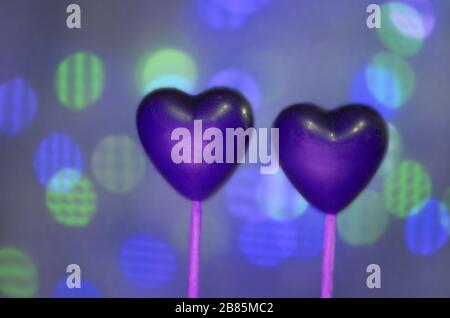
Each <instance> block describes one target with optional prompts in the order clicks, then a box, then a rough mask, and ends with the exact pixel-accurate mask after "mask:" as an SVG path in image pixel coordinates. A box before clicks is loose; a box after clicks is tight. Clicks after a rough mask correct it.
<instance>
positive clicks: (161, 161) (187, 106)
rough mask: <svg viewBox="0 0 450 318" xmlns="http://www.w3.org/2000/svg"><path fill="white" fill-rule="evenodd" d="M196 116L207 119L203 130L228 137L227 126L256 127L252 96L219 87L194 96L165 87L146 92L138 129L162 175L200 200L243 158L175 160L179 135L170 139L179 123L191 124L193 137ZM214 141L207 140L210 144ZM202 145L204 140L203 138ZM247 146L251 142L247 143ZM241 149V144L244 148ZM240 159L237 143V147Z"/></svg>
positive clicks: (184, 193) (226, 176) (192, 153)
mask: <svg viewBox="0 0 450 318" xmlns="http://www.w3.org/2000/svg"><path fill="white" fill-rule="evenodd" d="M194 120H202V128H203V129H202V132H205V131H206V130H207V129H208V128H211V127H214V128H218V129H219V130H220V131H221V132H222V134H223V136H226V128H234V129H236V128H243V129H244V130H245V129H247V128H249V127H252V126H253V114H252V110H251V107H250V105H249V103H248V102H247V100H246V99H245V98H244V97H243V96H242V95H241V94H240V93H239V92H237V91H235V90H231V89H226V88H217V89H211V90H208V91H206V92H204V93H202V94H199V95H196V96H192V95H188V94H186V93H184V92H182V91H179V90H177V89H160V90H156V91H154V92H152V93H150V94H149V95H147V96H146V97H145V98H144V99H143V100H142V102H141V104H140V105H139V109H138V112H137V129H138V133H139V137H140V140H141V142H142V145H143V146H144V149H145V151H146V152H147V154H148V156H149V157H150V159H151V160H152V162H153V164H154V165H155V167H156V168H157V170H158V171H159V172H160V173H161V174H162V176H163V177H164V178H165V179H166V180H167V181H168V182H169V183H170V184H171V185H172V187H173V188H174V189H175V190H177V191H178V192H179V193H181V194H182V195H184V196H186V197H187V198H189V199H191V200H195V201H202V200H204V199H206V198H208V197H209V196H211V195H212V194H213V193H214V192H215V191H216V190H217V189H218V188H219V187H220V186H221V185H222V184H223V183H224V182H225V181H226V180H227V178H228V177H230V176H231V174H232V172H233V171H234V170H235V169H236V167H237V165H238V163H236V162H237V160H234V162H233V163H225V162H226V160H225V158H226V155H227V151H226V147H225V142H224V143H223V145H224V147H223V148H225V149H223V157H224V163H216V162H213V163H206V162H202V163H194V149H193V147H194V142H192V151H191V162H190V163H185V162H181V163H175V162H174V161H173V160H172V157H171V151H172V148H173V146H174V145H175V144H177V143H178V141H177V140H171V139H172V138H171V135H172V132H173V131H174V129H176V128H186V129H187V130H189V132H190V134H191V136H192V138H194V137H193V136H194ZM209 142H210V141H204V140H203V141H202V142H201V144H202V147H205V146H206V144H208V143H209ZM198 144H200V142H199V143H198ZM247 146H248V142H247V144H246V145H245V147H247ZM241 151H242V149H241ZM234 154H235V155H236V156H235V159H236V158H237V154H238V151H237V148H236V147H234Z"/></svg>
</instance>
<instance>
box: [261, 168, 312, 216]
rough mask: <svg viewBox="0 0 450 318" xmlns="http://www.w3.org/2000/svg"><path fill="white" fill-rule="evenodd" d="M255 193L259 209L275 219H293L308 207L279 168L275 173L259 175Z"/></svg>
mask: <svg viewBox="0 0 450 318" xmlns="http://www.w3.org/2000/svg"><path fill="white" fill-rule="evenodd" d="M255 194H256V198H257V201H258V203H259V204H260V209H262V210H263V211H265V214H266V215H267V216H268V217H269V218H270V219H273V220H276V221H284V220H292V219H295V218H297V217H299V216H300V215H301V214H302V213H303V212H304V211H305V210H306V208H307V207H308V202H307V201H306V200H305V199H304V198H303V197H302V196H301V195H300V194H299V193H298V192H297V191H296V190H295V188H294V187H293V186H292V185H291V183H290V182H289V180H288V178H287V177H286V176H285V175H284V173H283V172H282V171H281V170H279V171H278V173H275V174H265V175H260V177H259V181H258V184H257V186H256V193H255Z"/></svg>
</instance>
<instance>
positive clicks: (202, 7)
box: [197, 0, 247, 29]
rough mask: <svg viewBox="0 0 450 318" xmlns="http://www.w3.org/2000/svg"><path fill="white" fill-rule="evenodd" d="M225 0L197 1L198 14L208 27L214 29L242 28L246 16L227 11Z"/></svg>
mask: <svg viewBox="0 0 450 318" xmlns="http://www.w3.org/2000/svg"><path fill="white" fill-rule="evenodd" d="M223 3H224V0H197V13H198V15H199V16H200V18H201V19H202V20H203V21H205V22H206V23H207V24H208V26H210V27H211V28H214V29H237V28H240V27H242V26H243V25H244V24H245V22H246V20H247V15H246V14H240V13H236V12H233V11H230V10H228V9H226V8H225V7H224V6H223Z"/></svg>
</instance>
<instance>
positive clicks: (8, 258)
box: [0, 246, 38, 298]
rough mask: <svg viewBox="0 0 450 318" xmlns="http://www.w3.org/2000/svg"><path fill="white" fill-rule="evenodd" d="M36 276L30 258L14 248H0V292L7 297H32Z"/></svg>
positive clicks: (36, 284)
mask: <svg viewBox="0 0 450 318" xmlns="http://www.w3.org/2000/svg"><path fill="white" fill-rule="evenodd" d="M37 286H38V274H37V270H36V266H35V265H34V263H33V261H32V260H31V258H30V257H29V256H28V255H26V254H25V253H24V252H22V251H21V250H19V249H17V248H14V247H9V246H7V247H2V248H0V292H1V293H2V294H4V295H6V296H8V297H17V298H23V297H32V296H34V294H35V293H36V291H37Z"/></svg>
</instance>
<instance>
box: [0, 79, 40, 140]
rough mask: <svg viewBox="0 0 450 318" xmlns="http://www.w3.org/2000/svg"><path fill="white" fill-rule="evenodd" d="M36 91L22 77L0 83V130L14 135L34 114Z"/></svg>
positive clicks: (20, 130) (24, 126)
mask: <svg viewBox="0 0 450 318" xmlns="http://www.w3.org/2000/svg"><path fill="white" fill-rule="evenodd" d="M36 109H37V101H36V93H35V92H34V90H33V89H32V88H31V87H30V86H29V85H28V84H27V83H26V82H25V80H23V79H22V78H15V79H13V80H10V81H7V82H4V83H3V84H1V85H0V132H4V133H6V134H8V135H11V136H15V135H18V134H19V133H21V132H22V130H23V129H24V128H26V127H27V126H28V125H30V124H31V122H32V121H33V119H34V117H35V116H36Z"/></svg>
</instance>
